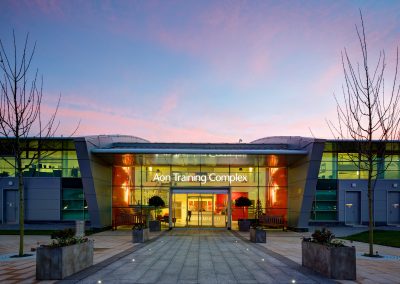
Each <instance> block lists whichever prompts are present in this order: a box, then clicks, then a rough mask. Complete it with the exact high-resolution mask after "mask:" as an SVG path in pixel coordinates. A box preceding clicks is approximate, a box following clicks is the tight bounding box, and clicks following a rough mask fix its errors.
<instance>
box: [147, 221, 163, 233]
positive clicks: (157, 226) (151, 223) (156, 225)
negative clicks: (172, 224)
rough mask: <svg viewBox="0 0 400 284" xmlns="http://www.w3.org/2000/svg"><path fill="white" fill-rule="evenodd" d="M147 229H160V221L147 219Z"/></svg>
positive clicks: (156, 230) (154, 230)
mask: <svg viewBox="0 0 400 284" xmlns="http://www.w3.org/2000/svg"><path fill="white" fill-rule="evenodd" d="M149 229H150V232H159V231H161V222H160V221H158V220H154V221H149Z"/></svg>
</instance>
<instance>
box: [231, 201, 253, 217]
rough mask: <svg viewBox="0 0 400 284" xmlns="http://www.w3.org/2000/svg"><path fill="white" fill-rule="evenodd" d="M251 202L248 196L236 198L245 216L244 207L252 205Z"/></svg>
mask: <svg viewBox="0 0 400 284" xmlns="http://www.w3.org/2000/svg"><path fill="white" fill-rule="evenodd" d="M251 204H252V203H251V200H250V199H248V198H247V197H246V196H240V197H238V198H236V200H235V206H236V207H242V208H243V216H244V208H245V207H249V206H251Z"/></svg>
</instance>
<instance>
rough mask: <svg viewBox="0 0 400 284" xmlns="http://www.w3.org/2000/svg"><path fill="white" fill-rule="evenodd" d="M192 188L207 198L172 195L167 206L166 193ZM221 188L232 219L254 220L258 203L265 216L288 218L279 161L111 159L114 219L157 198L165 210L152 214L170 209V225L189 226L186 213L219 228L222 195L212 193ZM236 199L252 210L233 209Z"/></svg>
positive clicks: (223, 157)
mask: <svg viewBox="0 0 400 284" xmlns="http://www.w3.org/2000/svg"><path fill="white" fill-rule="evenodd" d="M193 188H195V189H198V190H200V191H199V192H201V190H204V192H207V193H208V195H202V194H201V193H198V194H194V195H193V194H186V195H178V194H176V196H173V197H172V199H171V200H172V202H173V203H174V204H171V206H170V204H169V202H170V194H171V189H193ZM221 188H228V189H229V190H230V194H231V200H232V208H231V218H232V221H237V220H238V219H239V218H255V211H256V205H257V203H258V204H259V207H261V210H262V212H263V213H264V214H271V215H281V216H284V218H287V168H286V163H285V160H284V157H278V156H260V155H200V154H199V155H195V154H193V155H189V154H145V155H134V154H131V155H116V156H115V157H114V166H113V220H117V219H119V218H122V217H121V216H122V215H126V216H128V215H131V214H135V213H137V212H139V211H140V210H143V208H147V205H148V201H149V199H150V198H151V197H152V196H155V195H158V196H160V197H161V198H162V199H163V200H164V201H165V203H166V206H165V208H163V209H162V210H160V211H159V212H158V213H157V215H158V217H159V218H165V217H166V216H169V214H170V212H169V211H170V208H174V209H173V210H174V212H171V213H173V216H174V217H173V218H174V224H175V225H177V224H185V225H190V224H189V223H188V222H187V220H188V211H191V222H192V223H193V222H200V221H198V220H199V218H200V217H201V222H202V225H204V226H211V225H212V226H215V227H218V226H220V223H221V222H223V224H224V225H225V218H226V213H227V208H226V206H227V203H228V202H227V200H226V198H227V197H226V195H224V194H215V193H213V192H212V190H213V189H215V190H218V189H221ZM174 195H175V194H174ZM240 196H245V197H248V198H249V199H250V200H251V201H252V206H251V207H249V208H248V209H246V210H243V208H237V207H235V205H234V201H235V200H236V199H237V198H238V197H240ZM150 209H151V208H149V210H150ZM199 212H201V214H200V213H199ZM199 214H200V215H199ZM207 214H209V215H210V214H211V215H210V218H205V216H206V215H207ZM154 217H157V216H154ZM206 219H207V220H208V221H206ZM221 220H224V221H221ZM207 222H208V223H207ZM193 224H194V223H193ZM198 224H200V223H198Z"/></svg>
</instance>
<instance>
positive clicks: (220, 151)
mask: <svg viewBox="0 0 400 284" xmlns="http://www.w3.org/2000/svg"><path fill="white" fill-rule="evenodd" d="M91 152H92V153H93V154H116V155H117V154H193V155H194V154H209V155H218V154H220V155H307V154H308V151H306V150H289V149H282V150H280V149H177V148H175V149H173V148H169V149H163V148H107V149H104V148H95V149H92V150H91Z"/></svg>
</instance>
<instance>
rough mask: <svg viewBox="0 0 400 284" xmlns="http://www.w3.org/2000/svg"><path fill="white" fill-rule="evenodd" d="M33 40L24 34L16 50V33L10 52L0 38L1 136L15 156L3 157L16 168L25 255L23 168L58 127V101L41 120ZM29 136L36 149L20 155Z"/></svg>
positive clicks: (39, 80)
mask: <svg viewBox="0 0 400 284" xmlns="http://www.w3.org/2000/svg"><path fill="white" fill-rule="evenodd" d="M35 49H36V43H35V44H34V45H33V46H32V47H29V34H27V35H26V38H25V42H24V45H23V49H22V50H21V51H20V54H19V50H18V46H17V42H16V37H15V33H14V32H13V45H12V49H11V52H9V53H7V52H6V48H5V46H4V45H3V42H2V41H1V40H0V68H1V70H2V72H3V76H2V77H0V85H1V93H0V135H1V136H3V137H4V141H5V142H4V143H2V144H3V145H6V146H7V147H9V148H10V149H8V152H9V154H10V155H11V157H12V158H14V159H15V160H14V162H13V161H10V159H4V160H5V161H6V162H7V163H8V164H9V165H10V167H12V168H14V169H15V176H16V177H17V179H18V194H19V231H20V242H19V254H18V255H19V256H20V257H21V256H24V219H25V216H24V210H25V202H24V178H23V170H24V168H25V167H26V166H27V167H29V166H30V165H31V164H32V163H33V162H34V161H35V160H36V159H38V158H39V156H40V149H41V147H42V144H43V141H44V139H45V138H49V137H52V136H54V133H55V131H56V130H57V128H58V124H55V118H56V115H57V110H58V106H59V102H60V97H59V98H58V102H57V105H56V107H55V109H54V112H53V113H52V114H51V115H50V117H49V118H48V119H47V120H46V122H43V120H42V109H41V106H42V98H43V92H42V88H43V78H39V76H38V70H37V69H36V70H34V71H31V63H32V59H33V56H34V54H35ZM28 138H36V141H37V150H36V151H34V152H33V155H31V156H29V157H26V155H25V157H23V152H24V151H25V150H26V149H27V145H28ZM23 158H25V159H26V158H28V165H24V167H23V165H22V159H23Z"/></svg>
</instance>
